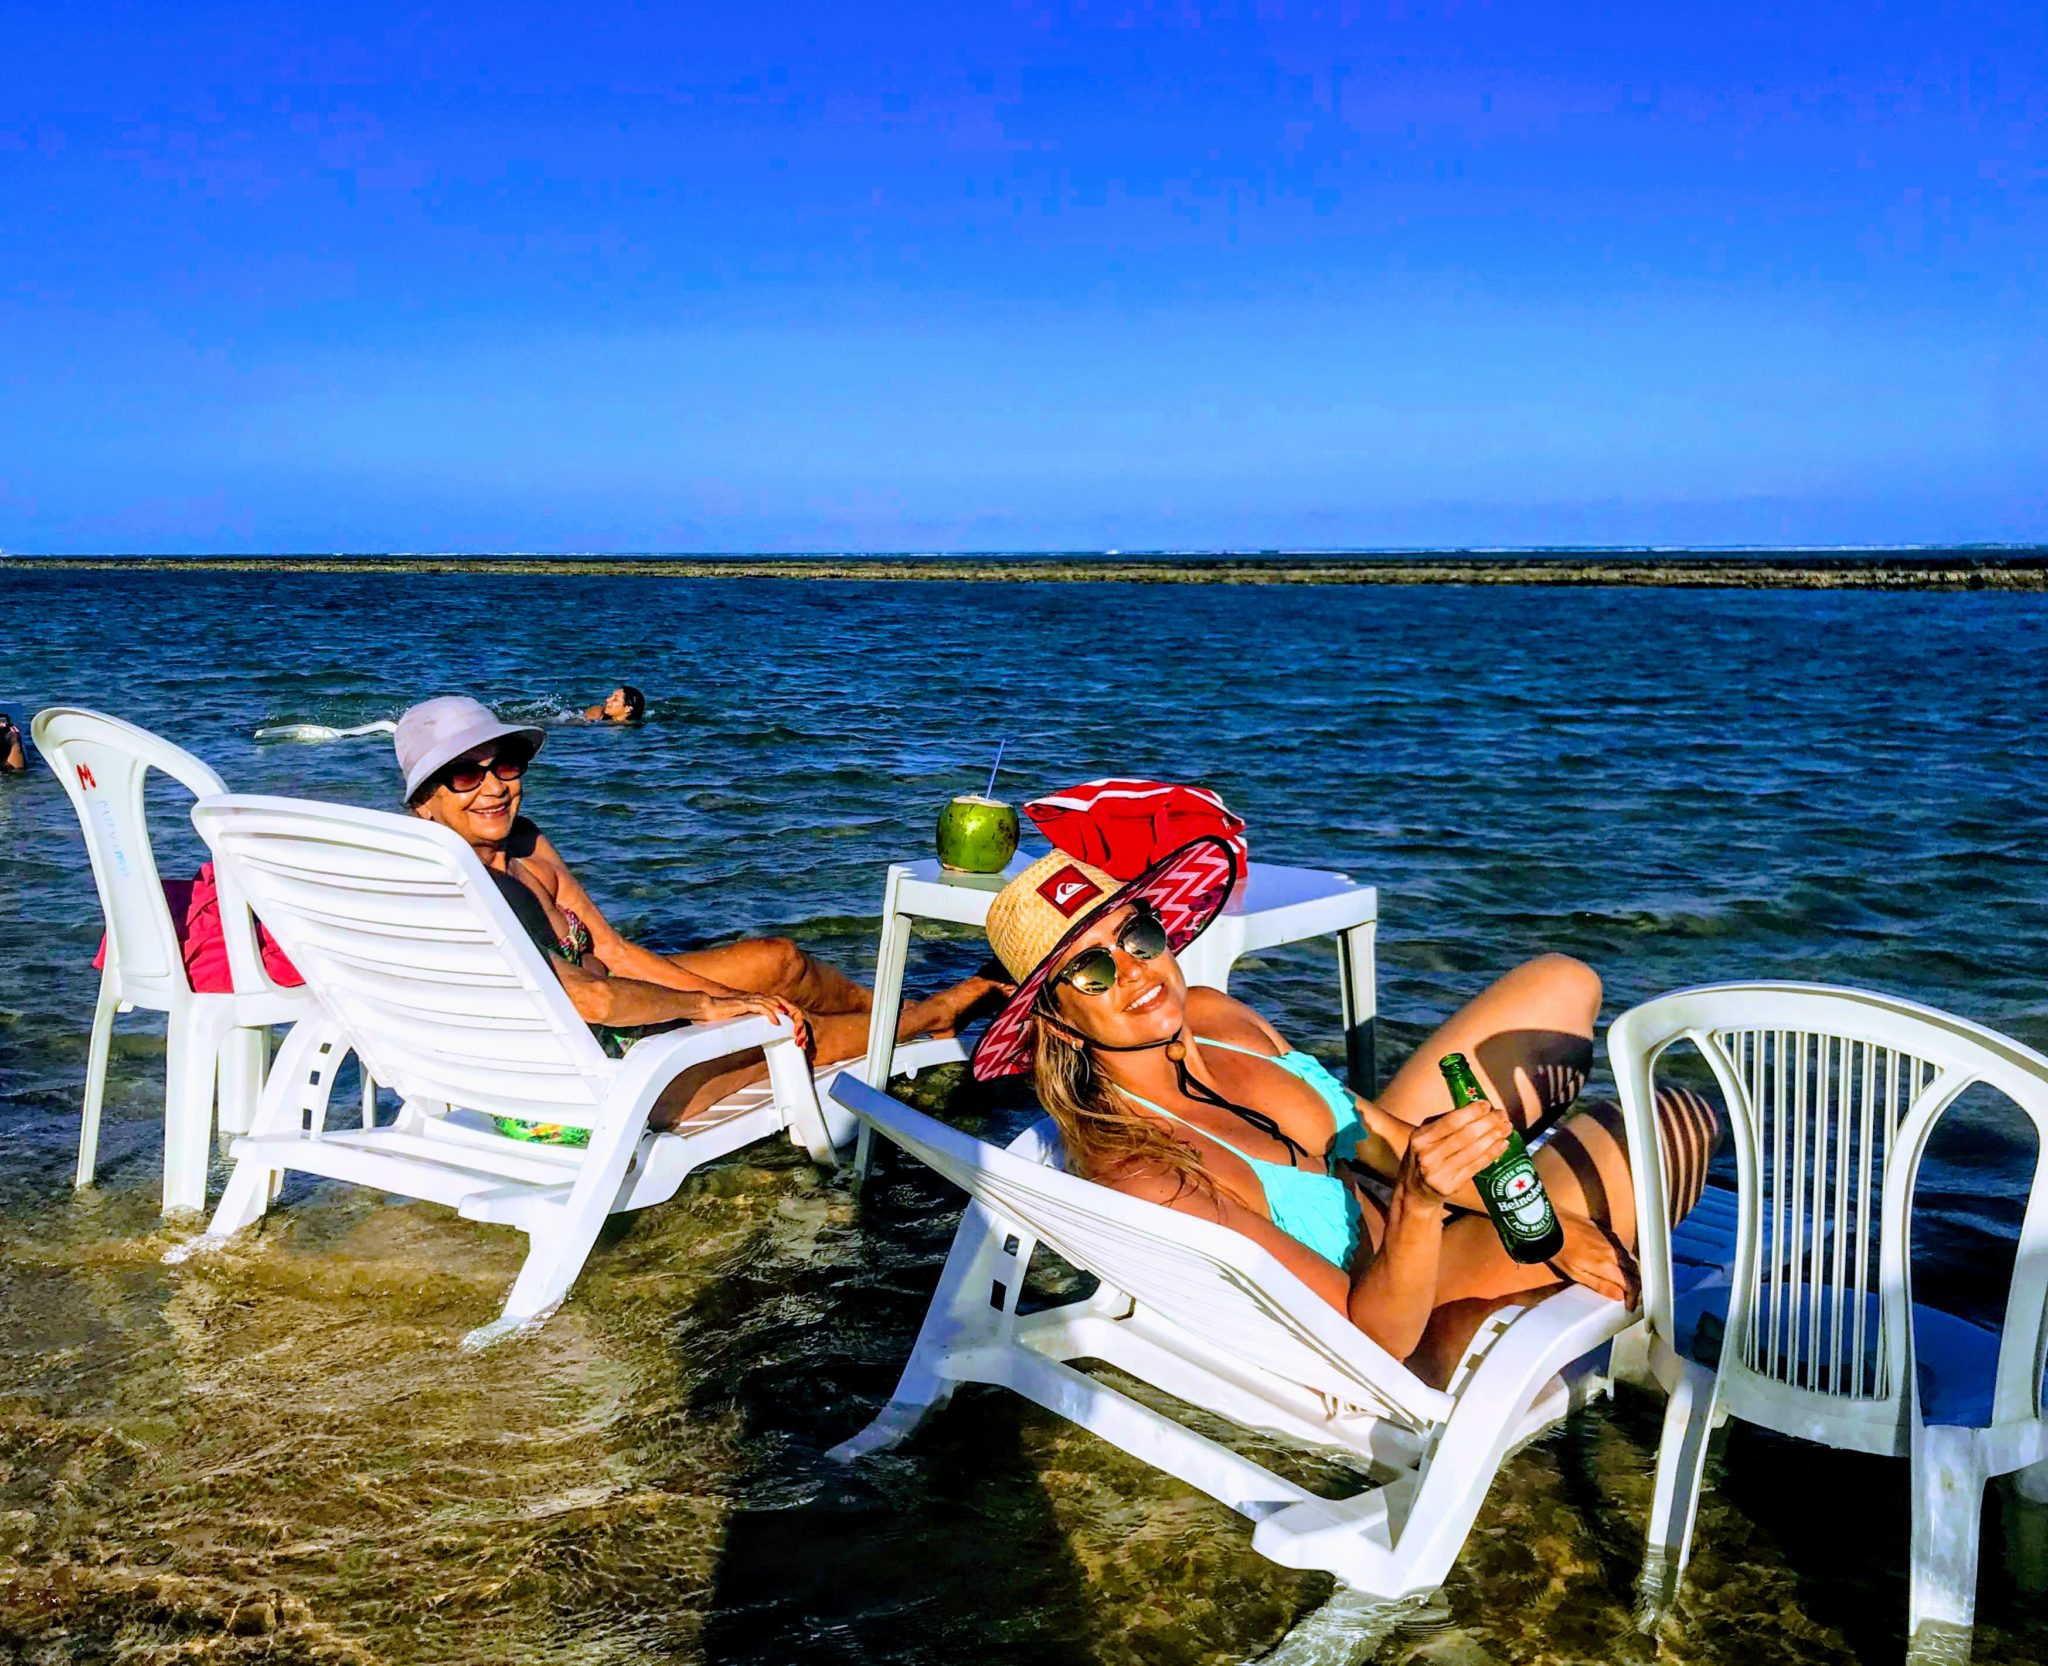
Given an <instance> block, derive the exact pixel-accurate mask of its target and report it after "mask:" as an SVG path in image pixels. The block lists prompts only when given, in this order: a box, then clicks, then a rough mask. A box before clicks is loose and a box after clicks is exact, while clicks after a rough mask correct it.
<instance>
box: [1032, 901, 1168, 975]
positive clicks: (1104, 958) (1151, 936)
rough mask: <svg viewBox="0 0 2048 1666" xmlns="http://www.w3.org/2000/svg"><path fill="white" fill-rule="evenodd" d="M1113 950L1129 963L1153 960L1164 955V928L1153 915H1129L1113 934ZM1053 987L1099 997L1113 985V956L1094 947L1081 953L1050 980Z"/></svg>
mask: <svg viewBox="0 0 2048 1666" xmlns="http://www.w3.org/2000/svg"><path fill="white" fill-rule="evenodd" d="M1116 946H1117V947H1118V948H1120V949H1122V950H1123V951H1124V953H1125V954H1127V955H1129V956H1130V957H1131V958H1132V959H1133V960H1157V959H1158V958H1159V957H1160V956H1161V955H1163V954H1164V953H1166V950H1167V947H1168V945H1167V941H1166V927H1165V926H1163V925H1161V924H1160V923H1159V916H1158V915H1157V914H1133V915H1132V916H1131V917H1130V918H1129V919H1128V920H1126V921H1125V922H1124V929H1123V930H1122V931H1120V932H1118V933H1117V934H1116ZM1053 982H1055V983H1067V984H1072V985H1073V987H1074V988H1075V989H1077V990H1079V991H1080V992H1081V993H1082V994H1083V995H1100V994H1101V993H1102V992H1103V991H1104V990H1106V989H1107V988H1109V986H1110V985H1111V984H1113V983H1115V982H1116V956H1115V955H1113V954H1111V953H1110V952H1109V950H1108V949H1106V948H1103V947H1101V946H1100V945H1098V946H1097V947H1095V948H1092V949H1083V950H1082V951H1081V952H1080V953H1079V954H1077V955H1075V956H1074V958H1073V959H1072V960H1070V961H1068V962H1067V963H1066V965H1064V966H1062V967H1061V968H1060V969H1059V971H1058V972H1057V973H1055V974H1054V976H1053Z"/></svg>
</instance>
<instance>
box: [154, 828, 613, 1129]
mask: <svg viewBox="0 0 2048 1666" xmlns="http://www.w3.org/2000/svg"><path fill="white" fill-rule="evenodd" d="M192 819H193V822H194V824H195V825H196V826H197V827H198V828H199V830H200V833H201V834H202V835H203V836H204V837H205V839H206V842H207V844H208V845H209V846H210V847H211V848H212V850H213V852H214V856H215V859H216V862H217V864H218V865H219V867H220V868H221V869H222V871H223V873H224V875H226V876H228V877H229V878H231V879H232V882H233V884H234V886H235V887H237V888H238V889H239V891H240V893H241V894H242V895H243V896H245V897H246V898H247V900H248V902H249V904H250V905H251V906H252V907H253V908H254V909H255V910H256V912H257V914H258V915H260V916H261V917H262V919H263V921H264V923H265V925H267V926H268V927H269V928H270V930H271V932H272V934H273V935H275V936H276V938H277V939H278V941H279V942H280V943H281V944H282V945H283V946H284V950H285V952H286V953H287V954H288V955H290V956H291V958H292V961H293V963H294V964H295V965H297V967H298V968H299V970H300V972H301V973H303V974H304V976H305V979H306V984H307V987H308V988H310V989H311V990H312V992H313V994H314V995H315V996H316V997H317V998H318V1000H319V1001H320V1003H321V1005H322V1006H323V1007H325V1008H326V1009H327V1011H328V1012H329V1013H330V1014H332V1016H333V1017H334V1018H335V1019H336V1020H337V1021H338V1022H339V1023H340V1024H341V1025H342V1027H343V1029H344V1031H345V1032H346V1034H347V1037H348V1042H349V1045H350V1046H351V1047H353V1048H354V1049H355V1051H356V1052H357V1053H358V1054H359V1055H360V1056H361V1057H362V1058H363V1060H364V1061H365V1063H366V1064H367V1066H368V1067H369V1069H370V1071H371V1072H372V1073H373V1074H374V1075H375V1077H376V1079H377V1080H378V1081H379V1082H381V1083H383V1084H385V1085H386V1086H388V1087H391V1088H394V1089H396V1090H397V1091H398V1092H399V1093H401V1094H403V1095H405V1096H406V1097H408V1098H413V1099H417V1100H420V1101H423V1102H427V1103H435V1102H440V1103H447V1104H452V1105H456V1106H462V1107H467V1108H470V1109H474V1110H482V1111H488V1112H492V1113H494V1114H498V1115H506V1116H522V1117H528V1118H538V1119H541V1120H546V1121H551V1122H562V1123H568V1124H571V1125H574V1126H580V1127H589V1126H592V1125H593V1124H594V1122H595V1120H596V1114H597V1110H598V1107H599V1106H600V1105H601V1104H602V1103H603V1098H604V1093H605V1090H606V1086H607V1085H608V1083H609V1081H610V1079H611V1077H612V1076H613V1075H614V1074H615V1071H616V1067H615V1065H614V1064H613V1062H612V1061H611V1060H609V1059H607V1058H606V1057H605V1055H604V1052H603V1050H602V1049H601V1048H600V1047H599V1046H598V1045H597V1042H596V1041H595V1039H594V1038H593V1037H592V1036H591V1033H590V1030H589V1028H588V1027H587V1026H586V1025H585V1024H584V1023H583V1022H582V1020H581V1019H579V1018H578V1017H577V1015H576V1009H575V1008H574V1007H573V1006H572V1005H571V1004H570V1002H569V999H568V997H567V995H566V994H564V992H563V990H562V987H561V983H560V981H559V980H558V979H557V978H556V976H555V974H554V972H553V971H552V970H551V969H550V968H549V966H548V965H547V963H546V961H545V960H544V959H543V958H542V956H541V954H540V951H539V950H538V949H537V948H536V947H535V946H534V944H533V942H532V941H531V940H530V939H529V938H528V937H527V935H526V934H525V932H524V931H523V930H521V929H520V926H519V923H518V921H517V920H516V919H515V918H514V917H513V915H512V911H511V909H510V908H509V907H508V906H507V905H506V903H505V899H504V898H503V897H501V896H499V895H498V892H497V888H496V886H495V885H494V884H493V883H492V882H491V880H490V877H489V876H488V875H487V874H486V873H485V872H484V869H483V865H482V864H481V863H480V862H479V861H478V860H477V858H476V855H475V853H474V852H472V851H471V850H470V848H469V847H468V846H467V845H466V844H464V843H463V842H462V840H461V839H459V838H458V837H456V835H455V834H453V833H451V832H450V831H449V830H448V829H447V828H445V827H439V826H436V825H435V824H433V823H432V822H428V821H424V820H421V819H420V818H419V817H417V816H401V815H393V814H390V813H387V812H384V811H380V810H357V809H351V808H347V807H344V806H341V805H335V804H318V803H311V802H307V801H304V800H299V799H288V798H259V797H249V796H240V795H228V796H223V797H218V798H209V799H206V800H204V801H203V802H201V803H200V804H199V805H198V806H196V807H195V808H194V810H193V812H192ZM224 888H225V886H224Z"/></svg>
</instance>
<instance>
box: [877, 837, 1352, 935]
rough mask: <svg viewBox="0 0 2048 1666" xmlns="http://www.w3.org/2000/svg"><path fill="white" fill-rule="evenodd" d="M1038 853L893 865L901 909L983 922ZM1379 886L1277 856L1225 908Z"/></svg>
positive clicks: (1256, 909)
mask: <svg viewBox="0 0 2048 1666" xmlns="http://www.w3.org/2000/svg"><path fill="white" fill-rule="evenodd" d="M1036 860H1037V857H1036V856H1035V855H1033V854H1028V853H1026V852H1023V851H1019V852H1018V853H1017V854H1016V855H1015V856H1013V857H1012V858H1011V859H1010V865H1009V866H1008V867H1007V868H1005V869H1004V870H1003V871H1002V872H1001V873H993V874H972V873H952V872H949V871H948V870H946V869H944V868H942V867H940V866H939V862H938V858H937V857H933V856H927V857H925V858H923V859H922V860H920V861H916V862H897V863H892V864H891V865H890V870H889V871H890V874H891V876H892V877H893V878H895V879H896V880H897V892H896V909H897V912H898V913H900V914H909V915H914V916H917V917H919V918H923V919H938V920H953V921H957V922H960V923H962V924H966V925H979V924H981V923H982V922H983V921H985V920H986V919H987V918H988V909H989V904H990V903H991V902H993V901H994V900H995V895H996V893H997V892H998V891H1000V890H1001V889H1002V888H1003V887H1004V886H1005V885H1007V884H1008V883H1009V882H1010V881H1011V880H1012V879H1014V878H1016V877H1017V875H1018V874H1020V873H1022V872H1023V871H1024V870H1025V869H1026V868H1028V867H1029V866H1030V865H1031V864H1032V863H1033V862H1034V861H1036ZM1372 890H1373V887H1371V886H1369V885H1360V884H1358V883H1356V882H1355V881H1354V880H1353V879H1352V878H1351V877H1350V876H1349V875H1348V874H1341V873H1332V872H1330V871H1328V870H1327V869H1323V868H1289V867H1283V866H1281V865H1280V864H1278V863H1275V862H1254V863H1252V865H1251V870H1250V873H1249V875H1248V876H1247V878H1246V881H1245V883H1244V884H1242V885H1240V886H1239V887H1238V888H1237V891H1236V894H1235V895H1233V896H1232V897H1231V899H1230V903H1229V905H1228V906H1227V907H1226V908H1225V909H1224V912H1225V913H1226V914H1244V915H1256V914H1269V913H1272V912H1274V911H1275V910H1278V909H1283V908H1294V907H1298V906H1300V905H1301V904H1303V903H1313V902H1323V901H1326V900H1328V899H1330V898H1332V897H1340V896H1347V895H1354V894H1356V895H1357V896H1358V899H1359V901H1360V902H1361V903H1362V902H1364V901H1365V900H1366V894H1368V893H1370V892H1371V891H1372Z"/></svg>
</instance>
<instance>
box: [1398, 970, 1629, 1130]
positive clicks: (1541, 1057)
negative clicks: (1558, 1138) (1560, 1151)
mask: <svg viewBox="0 0 2048 1666" xmlns="http://www.w3.org/2000/svg"><path fill="white" fill-rule="evenodd" d="M1599 1018H1600V974H1599V973H1597V972H1595V971H1594V970H1593V968H1592V967H1590V966H1588V965H1586V964H1585V963H1584V962H1583V961H1578V960H1573V959H1572V958H1571V957H1570V956H1569V955H1561V954H1546V955H1539V956H1537V957H1536V959H1534V960H1528V961H1524V962H1523V963H1522V964H1521V965H1520V966H1517V967H1516V968H1515V969H1514V970H1513V971H1511V972H1509V973H1508V974H1507V975H1506V976H1504V977H1502V978H1499V979H1497V980H1495V981H1494V982H1493V983H1491V984H1489V985H1488V986H1487V987H1486V988H1485V989H1483V990H1481V991H1480V992H1479V994H1477V995H1475V996H1474V997H1473V998H1472V999H1471V1000H1469V1001H1467V1002H1466V1003H1465V1004H1464V1005H1463V1006H1462V1007H1460V1008H1459V1009H1458V1011H1457V1012H1456V1013H1455V1014H1454V1015H1453V1016H1452V1017H1450V1018H1449V1019H1447V1020H1446V1021H1445V1022H1444V1023H1442V1024H1440V1025H1439V1026H1438V1027H1437V1028H1436V1030H1435V1032H1434V1033H1432V1034H1431V1035H1430V1037H1429V1039H1428V1040H1426V1041H1425V1042H1423V1044H1422V1045H1421V1046H1420V1047H1418V1048H1416V1049H1415V1051H1414V1052H1413V1053H1412V1054H1410V1055H1409V1057H1408V1061H1407V1063H1405V1064H1403V1065H1402V1066H1401V1068H1400V1069H1399V1070H1397V1071H1396V1072H1395V1073H1394V1078H1393V1080H1392V1081H1390V1082H1389V1083H1388V1084H1387V1085H1386V1087H1385V1088H1384V1089H1383V1090H1382V1091H1381V1092H1380V1093H1379V1095H1378V1096H1377V1098H1376V1100H1375V1103H1376V1104H1378V1106H1379V1107H1380V1109H1381V1110H1383V1111H1386V1112H1387V1113H1388V1114H1389V1115H1391V1116H1394V1117H1397V1118H1399V1119H1400V1120H1401V1121H1402V1122H1405V1123H1408V1124H1409V1125H1410V1126H1411V1127H1413V1126H1417V1125H1419V1124H1421V1123H1423V1122H1426V1121H1428V1120H1429V1118H1431V1117H1433V1116H1440V1115H1442V1114H1443V1113H1444V1112H1445V1111H1448V1110H1449V1109H1450V1108H1451V1090H1450V1089H1449V1088H1448V1087H1446V1086H1445V1085H1444V1078H1443V1073H1442V1072H1441V1071H1440V1070H1438V1069H1437V1061H1438V1060H1439V1059H1441V1058H1442V1057H1443V1056H1444V1054H1446V1053H1463V1054H1464V1055H1465V1057H1466V1058H1467V1059H1469V1060H1471V1062H1472V1068H1473V1070H1474V1071H1475V1072H1476V1073H1477V1074H1478V1077H1479V1085H1480V1086H1481V1087H1483V1088H1484V1089H1486V1096H1487V1097H1488V1098H1489V1099H1491V1100H1492V1101H1493V1102H1494V1103H1495V1104H1496V1105H1498V1106H1500V1108H1501V1109H1502V1110H1504V1111H1506V1112H1507V1113H1508V1116H1509V1118H1510V1119H1511V1120H1512V1121H1513V1122H1514V1124H1515V1126H1516V1127H1517V1128H1520V1129H1521V1130H1522V1131H1523V1132H1524V1133H1537V1132H1540V1131H1541V1130H1543V1129H1544V1128H1546V1127H1548V1126H1549V1125H1550V1124H1551V1123H1552V1122H1554V1121H1555V1120H1556V1119H1557V1118H1558V1117H1560V1116H1562V1115H1563V1114H1564V1113H1565V1111H1566V1110H1567V1109H1569V1108H1570V1106H1571V1103H1572V1101H1573V1100H1574V1099H1576V1098H1577V1097H1578V1095H1579V1090H1580V1089H1581V1088H1583V1087H1584V1086H1585V1085H1586V1077H1587V1075H1588V1074H1589V1073H1590V1071H1591V1070H1592V1067H1593V1026H1594V1025H1595V1024H1596V1023H1597V1022H1598V1021H1599Z"/></svg>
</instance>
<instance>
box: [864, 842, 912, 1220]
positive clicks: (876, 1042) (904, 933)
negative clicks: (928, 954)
mask: <svg viewBox="0 0 2048 1666" xmlns="http://www.w3.org/2000/svg"><path fill="white" fill-rule="evenodd" d="M909 956H910V921H909V919H908V917H907V916H905V915H902V914H899V913H897V912H896V879H895V876H894V875H893V874H892V875H891V876H890V878H889V889H888V895H887V896H886V897H885V898H884V899H883V914H882V936H881V940H880V942H879V943H878V944H877V946H876V949H875V1004H874V1007H873V1009H872V1010H871V1011H870V1012H869V1014H868V1056H867V1064H866V1067H865V1068H864V1069H863V1070H862V1072H861V1075H862V1079H863V1080H864V1081H866V1083H867V1084H868V1086H869V1087H871V1088H874V1089H876V1090H877V1091H878V1092H885V1091H887V1089H888V1086H889V1067H890V1066H891V1065H892V1064H893V1063H894V1062H895V1058H896V1024H897V1021H898V1019H899V1018H901V1016H902V1014H903V971H904V966H905V963H906V962H907V961H908V959H909ZM874 1143H875V1131H874V1129H873V1128H871V1127H869V1126H868V1124H867V1123H865V1122H863V1123H862V1124H861V1125H860V1136H859V1138H858V1139H857V1140H856V1142H855V1144H854V1148H853V1184H854V1187H855V1189H856V1190H857V1189H858V1188H859V1187H860V1185H861V1182H863V1181H864V1180H866V1179H867V1177H868V1165H869V1162H870V1161H871V1159H872V1158H873V1155H874Z"/></svg>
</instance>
